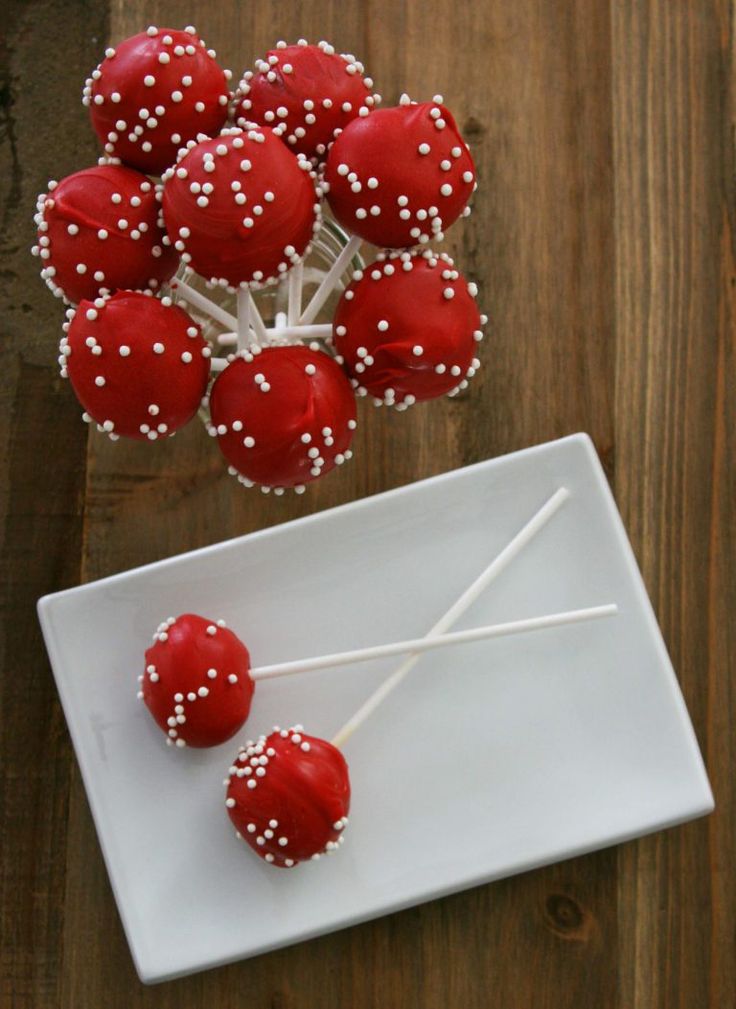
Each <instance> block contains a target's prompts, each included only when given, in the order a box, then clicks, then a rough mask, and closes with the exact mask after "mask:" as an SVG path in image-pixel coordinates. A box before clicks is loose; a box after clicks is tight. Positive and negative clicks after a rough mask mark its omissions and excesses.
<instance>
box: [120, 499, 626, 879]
mask: <svg viewBox="0 0 736 1009" xmlns="http://www.w3.org/2000/svg"><path fill="white" fill-rule="evenodd" d="M568 497H569V492H568V491H567V490H566V489H565V488H560V489H558V490H557V491H556V492H555V493H554V494H553V495H552V496H551V497H550V498H549V499H548V500H547V501H546V502H545V504H544V505H543V506H542V507H541V508H540V509H539V510H538V511H537V512H536V513H535V514H534V515H533V516H532V518H531V519H530V520H529V521H528V522H527V523H526V524H525V525H524V526H523V527H522V528H521V530H520V531H519V532H518V533H517V534H516V535H515V536H514V538H513V539H512V540H511V542H510V543H509V544H508V545H507V546H506V547H504V549H503V550H502V551H501V552H500V553H499V554H498V555H497V556H496V557H495V558H494V559H493V560H492V561H491V562H490V563H489V564H488V565H487V566H486V567H485V568H484V569H483V570H482V571H481V572H480V574H479V575H478V576H477V578H476V579H475V580H474V581H473V582H472V584H471V585H470V586H469V587H468V588H467V589H466V590H465V591H464V592H463V593H462V595H461V596H460V597H459V598H458V599H457V600H456V601H455V602H454V603H453V605H452V606H451V607H450V608H449V610H448V611H447V612H446V613H445V614H444V615H443V616H442V617H441V618H440V619H439V620H438V621H437V622H436V623H435V624H434V626H433V627H432V628H431V629H430V631H429V633H428V634H427V635H426V636H425V637H423V638H418V639H413V640H409V641H399V642H391V643H388V644H378V645H372V646H369V647H367V648H362V649H358V650H355V651H349V652H340V653H334V654H328V655H319V656H315V657H312V658H308V659H297V660H290V661H287V662H281V663H277V664H275V665H267V666H260V667H259V668H255V669H254V668H252V667H251V659H250V653H249V650H248V648H247V647H246V645H245V644H244V643H243V642H242V641H241V639H240V638H239V637H238V636H237V635H236V634H235V633H234V632H233V631H232V630H230V629H229V628H228V627H226V626H225V622H224V621H223V620H217V621H214V620H208V619H206V618H204V617H201V616H198V615H195V614H192V613H187V614H184V615H182V616H179V617H177V618H174V617H169V618H168V619H167V620H165V621H164V622H163V623H161V624H159V626H158V627H157V629H156V631H155V633H154V635H153V643H152V644H151V645H150V647H149V648H148V649H147V651H146V653H145V661H144V672H143V673H141V674H140V675H139V677H138V697H139V699H140V700H142V701H143V702H144V704H145V706H146V707H147V709H148V711H149V712H150V714H151V716H152V717H153V719H154V721H155V723H156V725H158V727H159V728H160V729H161V730H162V732H163V733H164V734H165V738H166V742H167V744H168V745H169V746H171V747H175V748H176V750H177V751H178V750H184V749H185V748H186V747H197V748H201V747H212V746H218V745H220V744H222V743H226V742H227V741H228V740H230V739H232V738H233V736H235V735H236V734H237V733H238V732H239V730H240V729H241V728H242V727H243V725H244V724H245V722H246V720H247V718H248V715H249V713H250V707H251V701H252V699H253V694H254V690H255V687H256V684H257V683H258V682H260V681H261V680H269V679H272V678H274V677H281V676H289V675H294V674H297V673H308V672H310V671H313V670H315V669H325V668H330V667H332V668H334V667H345V666H348V665H350V664H352V663H355V662H364V661H366V660H371V659H381V658H388V657H390V656H394V655H402V654H403V655H407V656H408V658H406V659H405V660H404V661H403V663H402V664H401V665H400V666H399V668H398V669H397V670H395V671H394V672H393V673H392V675H391V676H389V677H388V679H387V680H385V681H384V682H383V683H381V684H380V685H379V686H378V688H377V689H376V690H375V691H374V692H373V693H372V694H371V695H370V696H369V697H368V698H367V700H366V701H365V702H364V703H363V704H362V705H361V707H360V708H359V709H358V711H357V712H355V714H354V715H353V716H352V717H351V718H350V719H349V720H348V721H347V722H346V723H345V724H344V725H343V727H342V728H341V729H340V730H339V731H338V732H337V733H336V734H335V735H334V736H333V738H332V739H331V740H329V741H328V740H327V739H323V738H321V737H319V736H313V735H307V734H306V733H305V731H304V728H303V726H301V725H294V726H291V727H289V728H281V727H280V726H278V725H276V726H274V727H273V729H272V730H271V731H270V732H269V733H267V734H263V735H260V736H258V737H257V738H256V739H250V740H248V741H247V742H246V743H245V744H243V745H241V746H240V747H239V748H238V750H237V753H236V754H235V758H234V760H233V762H232V763H231V765H230V767H229V770H228V772H227V777H226V778H225V781H224V785H225V787H226V798H225V807H226V810H227V813H228V815H229V817H230V820H231V822H232V823H233V824H234V826H235V828H236V833H237V835H238V837H239V838H241V839H242V840H244V841H245V842H246V843H247V844H248V845H249V846H250V847H251V848H252V849H253V851H254V852H255V853H256V854H257V855H259V856H260V857H261V858H262V859H264V861H266V862H267V863H269V864H271V865H274V866H275V867H278V868H287V869H288V868H292V867H293V866H295V865H297V864H299V863H300V862H303V861H306V860H307V859H315V858H320V857H321V856H322V855H324V854H328V853H330V852H333V851H336V850H337V849H338V848H339V847H340V845H341V844H342V843H343V840H344V830H345V827H346V826H347V823H348V813H349V811H350V799H351V787H350V777H349V773H348V765H347V762H346V760H345V758H344V756H343V754H342V752H341V750H342V747H343V746H344V744H345V743H346V742H347V740H348V739H349V738H350V736H351V735H352V734H353V732H355V730H356V729H357V728H358V727H360V726H361V725H363V723H365V722H366V720H367V719H368V718H369V717H370V716H371V715H372V714H373V712H374V711H375V710H376V709H377V708H378V706H379V705H380V704H381V703H382V702H383V701H385V700H386V698H387V697H388V696H389V695H390V693H391V692H392V691H393V690H394V689H395V688H396V687H397V686H398V685H399V683H400V682H401V681H402V680H403V678H404V677H405V676H406V675H407V673H408V672H409V671H410V670H411V669H412V668H413V666H414V664H415V663H416V662H417V660H418V658H419V657H420V655H421V654H422V653H423V652H425V651H429V650H431V649H434V648H447V647H449V646H452V645H458V644H462V643H468V642H473V641H482V640H486V639H491V638H496V637H502V636H505V635H509V634H521V633H528V632H531V631H541V630H543V629H545V628H550V627H560V626H564V625H566V624H573V623H578V622H580V621H586V620H593V619H598V618H601V617H606V616H612V615H614V614H615V613H616V612H617V607H616V605H615V604H612V603H608V604H605V605H602V606H592V607H588V608H585V609H578V610H568V611H566V612H558V613H551V614H545V615H543V616H539V617H527V618H525V619H522V620H515V621H510V622H506V623H501V624H491V625H486V626H483V627H475V628H471V629H468V630H461V631H452V630H451V628H452V627H453V625H454V624H455V623H456V622H457V621H458V620H459V619H460V617H461V616H462V615H463V614H464V613H465V612H466V611H467V610H468V609H469V608H470V607H471V606H472V604H473V603H474V602H475V601H476V599H477V598H478V597H479V596H480V595H481V593H483V592H484V591H485V590H486V589H487V587H488V586H489V585H490V583H491V582H492V581H493V580H494V579H495V578H496V577H497V576H498V575H499V573H500V572H501V571H502V570H503V569H504V568H505V567H506V565H507V564H508V563H509V562H510V561H511V560H512V559H513V558H514V557H515V556H516V555H517V554H518V553H519V551H520V550H521V549H522V548H523V547H524V546H525V545H526V544H527V543H528V542H529V541H530V540H531V539H532V538H533V537H534V536H535V535H536V534H537V533H538V532H539V531H540V530H541V529H542V528H543V527H544V526H545V524H546V523H547V522H548V521H549V520H550V519H551V518H552V517H553V515H554V514H555V513H556V512H557V511H558V510H559V508H560V507H561V506H562V505H563V504H564V503H565V501H566V500H567V498H568ZM333 689H334V686H333ZM453 689H456V690H457V689H462V685H461V684H458V683H457V682H455V683H454V687H453Z"/></svg>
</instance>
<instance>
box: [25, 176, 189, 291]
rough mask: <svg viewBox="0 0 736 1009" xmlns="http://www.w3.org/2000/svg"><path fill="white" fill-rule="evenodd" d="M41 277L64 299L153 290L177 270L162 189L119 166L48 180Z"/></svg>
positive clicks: (41, 210) (42, 210)
mask: <svg viewBox="0 0 736 1009" xmlns="http://www.w3.org/2000/svg"><path fill="white" fill-rule="evenodd" d="M35 221H36V224H37V225H38V245H36V246H34V248H33V254H34V255H37V256H40V257H41V260H42V261H43V269H42V270H41V276H42V277H43V279H44V280H45V281H46V283H47V284H48V286H49V287H50V289H51V290H52V291H53V293H54V294H55V295H56V296H57V297H61V298H64V299H65V300H66V301H70V302H73V303H76V302H79V301H82V299H83V298H96V297H97V295H98V294H99V293H100V291H101V290H103V289H104V290H107V291H114V290H117V289H120V288H126V289H143V288H150V289H151V290H154V289H155V288H157V287H158V286H159V285H160V284H162V283H163V282H164V281H166V280H168V279H169V277H171V276H172V274H173V273H174V271H175V270H176V267H177V263H178V257H177V255H176V253H175V252H174V251H173V250H172V249H169V248H166V247H164V244H163V243H164V237H165V236H164V233H163V230H162V224H163V221H162V219H161V216H160V207H159V204H158V200H157V192H156V187H154V185H153V183H152V182H150V181H149V180H148V179H147V178H146V176H145V175H141V174H140V172H134V171H133V170H132V169H130V168H121V167H120V166H119V165H100V166H97V167H95V168H84V169H82V171H81V172H75V173H74V174H73V175H67V177H66V178H65V179H62V180H61V182H49V186H48V193H42V194H41V195H40V196H39V198H38V203H37V213H36V217H35Z"/></svg>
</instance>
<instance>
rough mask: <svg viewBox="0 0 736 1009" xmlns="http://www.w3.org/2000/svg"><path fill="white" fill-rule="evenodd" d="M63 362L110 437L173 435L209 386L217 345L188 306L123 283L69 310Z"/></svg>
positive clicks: (86, 406)
mask: <svg viewBox="0 0 736 1009" xmlns="http://www.w3.org/2000/svg"><path fill="white" fill-rule="evenodd" d="M67 314H68V316H69V321H68V322H67V323H66V324H65V327H64V328H65V331H66V335H65V336H64V337H63V338H62V340H61V345H60V348H59V349H60V352H61V356H60V358H59V363H60V365H61V374H62V377H64V378H66V377H68V378H69V379H70V380H71V383H72V386H73V388H74V391H75V393H76V394H77V398H78V399H79V401H80V403H81V404H82V406H83V407H84V409H85V410H86V415H85V419H93V420H95V421H97V423H98V425H100V427H101V428H102V430H104V431H107V432H108V434H109V435H110V437H111V438H113V439H116V438H118V437H119V436H120V435H123V436H125V437H127V438H138V439H149V440H150V441H155V440H156V439H157V438H162V437H165V436H169V435H172V434H173V433H174V432H175V431H177V430H178V429H179V428H180V427H182V426H183V425H184V424H186V423H187V421H188V420H190V419H191V418H192V417H193V416H194V414H195V413H196V411H197V409H198V407H199V405H200V402H201V400H202V397H203V396H204V394H205V392H206V389H207V381H208V378H209V370H210V361H209V355H210V348H209V346H208V345H207V343H206V342H205V340H204V339H203V338H202V334H201V332H200V329H199V326H197V325H196V323H195V322H194V321H193V320H192V319H191V317H190V316H189V315H187V313H186V312H184V311H183V310H182V309H181V308H179V307H178V306H175V305H172V304H171V300H170V299H169V298H164V299H161V300H159V299H158V298H154V297H153V296H152V295H150V294H141V293H140V292H136V291H118V292H117V293H116V294H114V295H112V297H109V296H108V297H104V298H97V299H95V301H93V302H92V301H83V302H82V303H81V304H80V305H79V307H78V309H77V310H76V311H75V310H74V309H70V310H69V312H68V313H67Z"/></svg>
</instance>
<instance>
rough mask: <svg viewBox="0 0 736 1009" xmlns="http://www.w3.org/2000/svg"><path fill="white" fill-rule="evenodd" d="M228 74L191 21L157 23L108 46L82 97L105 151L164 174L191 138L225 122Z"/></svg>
mask: <svg viewBox="0 0 736 1009" xmlns="http://www.w3.org/2000/svg"><path fill="white" fill-rule="evenodd" d="M230 76H231V74H230V71H229V70H223V69H222V68H221V67H220V66H219V65H218V64H217V62H216V60H215V52H214V51H213V50H212V49H207V48H206V46H205V44H204V42H203V41H202V40H201V39H200V38H199V37H198V36H197V33H196V31H195V30H194V28H192V27H191V26H189V27H188V28H185V30H184V31H183V32H182V31H176V30H175V29H173V28H155V27H153V26H151V27H150V28H149V29H148V30H147V31H145V32H141V34H140V35H133V36H132V37H131V38H128V39H125V41H123V42H121V43H120V44H119V45H118V46H117V47H116V48H115V49H108V50H107V51H106V53H105V59H104V60H103V61H102V63H100V65H99V66H98V67H97V69H96V70H94V71H93V72H92V76H91V77H90V78H89V79H88V80H87V83H86V84H85V87H84V92H83V98H82V101H83V102H84V104H85V105H88V106H89V110H90V115H91V117H92V126H93V127H94V130H95V133H96V134H97V136H98V137H99V138H100V142H101V143H102V144H104V147H105V151H106V152H107V154H109V155H110V156H111V157H113V158H119V159H120V160H121V161H123V162H124V163H125V164H126V165H132V166H133V167H134V168H139V169H140V170H141V171H143V172H149V173H150V174H152V175H160V174H161V172H163V170H164V169H165V168H168V167H169V165H172V164H173V163H174V161H175V160H176V154H177V151H178V150H179V148H180V147H182V146H183V145H184V144H186V143H187V142H188V141H189V140H193V139H194V138H195V137H196V136H197V135H198V134H200V133H204V134H208V135H209V134H215V133H217V132H218V131H219V130H220V129H221V127H222V126H223V124H224V122H225V120H226V118H227V106H228V101H229V98H230V92H229V89H228V81H229V79H230Z"/></svg>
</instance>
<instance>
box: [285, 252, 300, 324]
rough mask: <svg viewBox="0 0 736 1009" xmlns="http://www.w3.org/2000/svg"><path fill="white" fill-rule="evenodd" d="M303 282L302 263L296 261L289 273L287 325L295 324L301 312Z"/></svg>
mask: <svg viewBox="0 0 736 1009" xmlns="http://www.w3.org/2000/svg"><path fill="white" fill-rule="evenodd" d="M303 282H304V263H297V264H296V266H294V267H292V270H291V273H290V274H289V314H288V320H289V326H296V325H297V324H298V322H299V316H300V315H301V314H302V284H303Z"/></svg>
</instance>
